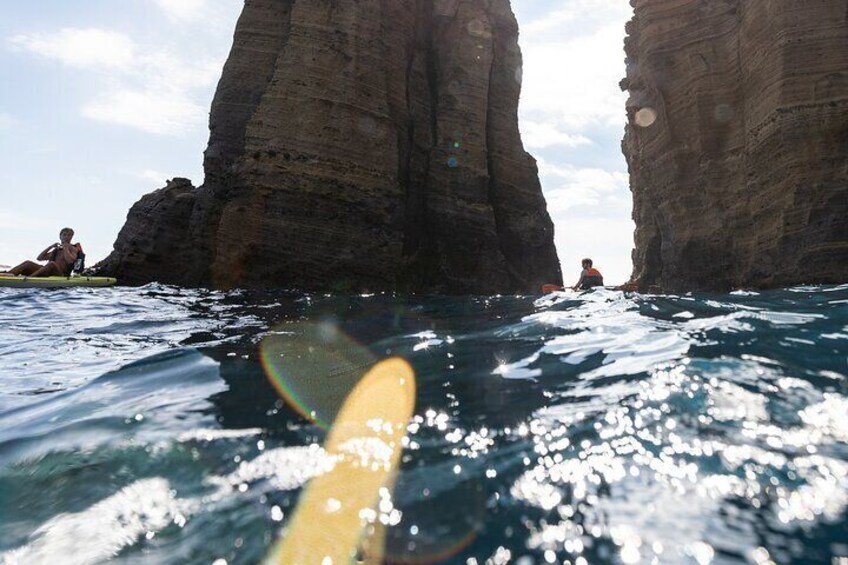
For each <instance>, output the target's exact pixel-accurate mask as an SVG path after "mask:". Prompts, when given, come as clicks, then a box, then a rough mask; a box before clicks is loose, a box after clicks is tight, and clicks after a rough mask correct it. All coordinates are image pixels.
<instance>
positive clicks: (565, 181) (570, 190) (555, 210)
mask: <svg viewBox="0 0 848 565" xmlns="http://www.w3.org/2000/svg"><path fill="white" fill-rule="evenodd" d="M539 176H540V178H541V180H542V184H543V186H545V198H546V199H547V201H548V210H549V212H550V213H551V214H562V213H564V212H567V211H569V210H571V209H573V208H579V207H592V208H596V209H595V211H594V212H593V215H596V216H614V215H617V214H618V213H620V211H621V208H622V206H627V205H629V202H628V196H627V194H628V187H629V178H628V176H627V174H626V173H623V172H619V171H606V170H604V169H597V168H579V167H574V166H570V165H564V166H560V165H554V164H551V163H548V162H546V161H544V160H540V161H539Z"/></svg>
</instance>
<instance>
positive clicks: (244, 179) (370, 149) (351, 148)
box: [103, 0, 561, 293]
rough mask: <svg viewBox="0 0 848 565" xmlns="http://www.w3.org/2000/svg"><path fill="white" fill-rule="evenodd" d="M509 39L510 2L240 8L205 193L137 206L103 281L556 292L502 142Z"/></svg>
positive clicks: (437, 0)
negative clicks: (165, 252) (548, 287)
mask: <svg viewBox="0 0 848 565" xmlns="http://www.w3.org/2000/svg"><path fill="white" fill-rule="evenodd" d="M517 37H518V27H517V24H516V21H515V18H514V16H513V14H512V11H511V8H510V5H509V1H508V0H485V1H484V0H465V1H463V0H452V1H450V0H392V1H391V2H387V1H385V0H358V1H356V2H347V1H345V2H338V1H332V0H309V1H308V2H307V1H303V0H300V1H298V0H247V1H246V3H245V8H244V12H243V13H242V16H241V18H240V20H239V23H238V25H237V28H236V33H235V39H234V45H233V49H232V52H231V54H230V57H229V60H228V61H227V63H226V66H225V67H224V72H223V76H222V78H221V81H220V83H219V85H218V90H217V93H216V96H215V100H214V102H213V105H212V112H211V117H210V130H211V135H210V140H209V147H208V149H207V151H206V154H205V171H206V179H205V182H204V185H203V186H202V187H200V188H198V189H187V187H186V185H185V183H184V182H182V181H180V182H177V183H173V185H172V186H169V187H168V188H165V189H162V190H160V191H157V192H156V193H154V194H153V195H149V196H146V197H145V198H143V199H142V200H141V201H140V202H139V203H138V204H136V205H135V206H134V207H133V209H132V210H131V212H130V215H129V217H128V221H127V225H126V226H125V227H124V229H123V230H122V232H121V234H120V236H119V237H118V241H117V242H116V244H115V251H114V252H113V254H112V255H111V256H110V257H109V258H108V259H107V260H106V261H105V262H104V264H103V268H104V271H106V272H109V273H111V274H114V275H116V276H118V277H119V278H121V279H122V280H123V281H126V282H131V283H141V282H147V281H151V280H159V281H162V282H168V283H176V284H187V285H210V286H215V287H236V286H242V287H256V286H261V287H288V288H300V289H326V290H334V289H335V290H365V289H367V290H375V291H376V290H395V289H399V290H415V291H437V292H450V293H477V292H479V293H494V292H514V291H535V290H537V289H538V287H539V286H540V285H541V284H542V283H543V282H559V281H560V280H561V275H560V269H559V262H558V260H557V257H556V251H555V248H554V244H553V225H552V222H551V220H550V218H549V216H548V214H547V211H546V206H545V201H544V198H543V196H542V192H541V188H540V185H539V181H538V174H537V169H536V164H535V161H534V160H533V158H532V157H530V156H529V155H528V154H527V153H526V152H525V151H524V149H523V146H522V144H521V138H520V135H519V132H518V126H517V105H518V96H519V90H520V76H521V53H520V51H519V48H518V43H517ZM162 249H170V250H171V253H170V255H169V256H168V257H167V258H164V259H163V256H162V253H161V250H162Z"/></svg>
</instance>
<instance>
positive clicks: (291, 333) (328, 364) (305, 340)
mask: <svg viewBox="0 0 848 565" xmlns="http://www.w3.org/2000/svg"><path fill="white" fill-rule="evenodd" d="M260 357H261V359H262V366H263V368H264V369H265V375H266V376H267V377H268V380H269V381H270V382H271V384H272V385H274V388H276V389H277V392H279V393H280V395H281V396H282V397H283V399H284V400H285V401H286V402H287V403H288V404H289V405H290V406H292V407H293V408H294V409H295V410H297V411H298V412H299V413H300V414H301V415H303V416H304V417H305V418H308V419H309V420H311V421H312V422H315V423H316V424H318V425H319V426H321V427H322V428H324V429H329V428H330V426H331V425H332V423H333V421H334V420H335V418H336V414H337V413H338V411H339V409H340V408H341V406H342V403H343V402H344V400H345V398H347V396H348V393H350V392H351V391H352V390H353V389H354V387H355V386H356V385H357V383H359V381H360V379H361V378H362V375H363V374H364V373H365V372H366V371H367V370H368V369H369V368H370V367H371V366H373V365H374V363H375V362H376V358H375V357H374V356H373V355H372V354H371V353H370V352H369V351H368V349H366V348H365V347H363V346H362V345H360V344H359V343H357V342H356V341H354V340H353V339H352V338H350V337H349V336H347V335H345V333H344V332H342V331H341V329H339V327H338V326H337V325H336V324H335V323H333V322H329V321H328V322H320V323H305V322H304V323H296V324H288V325H283V326H280V327H278V328H277V329H276V331H273V332H271V333H270V334H269V335H268V336H266V337H265V338H264V339H263V340H262V345H261V347H260Z"/></svg>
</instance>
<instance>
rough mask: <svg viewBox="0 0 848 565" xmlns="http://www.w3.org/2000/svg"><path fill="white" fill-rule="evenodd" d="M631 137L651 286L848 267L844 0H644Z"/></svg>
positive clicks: (833, 277)
mask: <svg viewBox="0 0 848 565" xmlns="http://www.w3.org/2000/svg"><path fill="white" fill-rule="evenodd" d="M632 4H633V5H634V6H635V17H634V19H633V20H632V21H631V22H630V24H629V25H628V34H629V37H628V39H627V41H626V50H627V57H628V76H627V78H626V79H625V81H624V82H623V83H622V86H623V87H624V88H626V89H628V90H629V91H630V100H629V102H628V114H629V117H630V125H629V126H628V129H627V134H626V138H625V140H624V151H625V154H626V155H627V158H628V162H629V168H630V173H631V189H632V191H633V197H634V219H635V220H636V224H637V231H636V250H635V253H634V264H635V272H634V277H635V279H636V280H637V281H638V282H639V283H640V285H641V286H642V287H643V288H647V287H650V286H653V285H656V286H659V287H661V288H664V289H667V290H678V291H679V290H698V289H700V290H728V289H730V288H739V287H774V286H787V285H792V284H800V283H828V282H844V281H846V280H848V55H846V54H848V4H846V2H845V0H820V1H817V2H812V3H811V2H806V1H802V0H791V1H781V2H773V1H771V0H750V1H742V0H723V1H718V2H698V1H667V0H635V1H634V2H632Z"/></svg>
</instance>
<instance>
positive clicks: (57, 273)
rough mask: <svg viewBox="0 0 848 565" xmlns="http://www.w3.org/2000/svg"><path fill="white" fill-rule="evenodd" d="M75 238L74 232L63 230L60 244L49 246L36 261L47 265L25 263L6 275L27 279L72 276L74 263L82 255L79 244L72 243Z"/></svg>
mask: <svg viewBox="0 0 848 565" xmlns="http://www.w3.org/2000/svg"><path fill="white" fill-rule="evenodd" d="M73 238H74V230H72V229H71V228H63V229H62V231H60V232H59V243H54V244H53V245H51V246H49V247H48V248H47V249H45V250H44V251H42V252H41V255H39V256H38V259H36V261H47V264H46V265H39V264H38V263H34V262H32V261H24V262H23V263H21V264H20V265H18V266H17V267H15V268H14V269H11V270H9V271H7V272H6V274H9V275H23V276H25V277H67V276H68V275H70V274H71V271H72V270H73V268H74V262H75V261H76V260H77V256H78V255H79V253H80V246H79V244H78V243H71V240H72V239H73Z"/></svg>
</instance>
